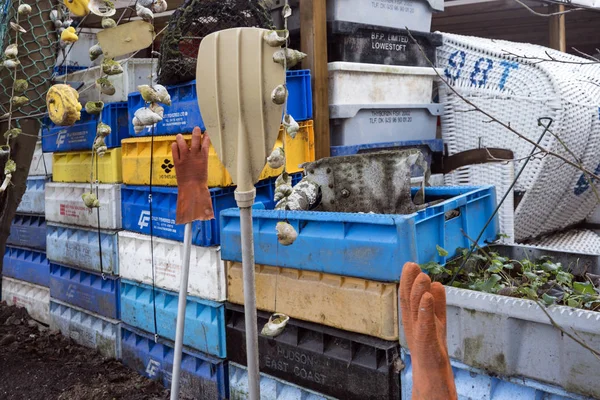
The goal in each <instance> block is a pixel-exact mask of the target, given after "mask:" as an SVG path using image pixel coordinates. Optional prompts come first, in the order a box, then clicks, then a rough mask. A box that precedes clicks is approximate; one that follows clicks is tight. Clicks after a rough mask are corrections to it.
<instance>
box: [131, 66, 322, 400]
mask: <svg viewBox="0 0 600 400" xmlns="http://www.w3.org/2000/svg"><path fill="white" fill-rule="evenodd" d="M288 79H289V81H288V89H289V93H290V95H289V99H290V100H289V101H290V104H291V105H292V107H291V110H292V111H291V112H292V115H293V116H294V118H295V119H296V120H298V121H299V123H300V127H301V129H300V132H299V133H298V135H297V137H296V138H295V139H293V140H292V139H290V138H289V136H286V140H287V142H286V154H287V156H288V164H287V170H288V172H290V173H294V172H299V171H300V168H299V164H301V163H303V162H306V161H313V160H314V132H313V125H312V121H311V120H310V118H311V117H312V93H311V88H310V73H309V71H293V72H290V73H289V74H288ZM168 90H169V93H170V95H171V105H170V106H165V110H164V117H163V120H162V121H161V122H159V123H158V124H157V125H156V126H154V127H149V128H146V129H145V130H144V131H143V132H141V133H140V134H137V135H136V134H135V132H134V130H133V126H131V125H130V127H129V129H130V135H131V136H137V137H133V138H129V139H126V140H123V181H124V183H125V185H124V186H123V189H122V207H121V209H122V215H123V228H124V231H122V232H120V233H119V263H120V273H121V277H122V281H121V319H122V321H123V329H122V351H123V362H124V363H125V364H126V365H128V366H130V367H131V368H133V369H136V370H138V371H139V372H140V373H142V374H144V375H146V376H148V377H150V378H152V379H157V380H159V381H162V382H163V383H164V384H165V385H166V386H169V385H170V379H171V370H172V365H173V364H172V363H173V351H172V348H173V341H174V339H175V323H174V321H175V320H176V316H177V302H178V296H179V289H180V279H181V278H180V273H181V268H182V260H181V252H182V250H183V243H182V242H183V239H184V226H183V225H176V224H175V212H176V205H177V187H176V186H177V180H176V175H175V167H174V163H173V159H172V154H171V144H172V143H173V142H174V141H175V135H176V134H179V133H182V134H184V137H185V139H186V140H187V141H188V143H189V141H190V139H191V132H192V130H193V129H194V127H196V126H198V127H200V128H201V129H204V126H203V122H202V118H201V115H200V110H199V109H198V100H197V94H196V83H195V81H191V82H188V83H183V84H179V85H173V86H170V87H168ZM143 106H144V102H143V99H142V98H141V95H140V94H139V93H132V94H130V96H129V116H130V120H131V118H133V115H134V113H135V112H136V110H138V109H139V108H140V107H143ZM282 132H283V130H282V131H281V134H280V138H281V137H282V136H283V134H282ZM276 146H282V143H281V141H279V142H278V144H277V145H276ZM280 173H281V169H280V170H272V169H269V168H268V167H265V171H264V172H263V177H262V178H263V179H262V180H261V181H260V182H259V183H257V185H256V190H257V198H256V203H257V206H256V207H262V208H265V207H266V208H272V207H273V206H274V200H273V196H274V186H275V177H276V176H278V175H279V174H280ZM296 178H299V176H297V177H296ZM208 183H209V187H211V196H212V201H213V208H214V211H215V218H216V219H215V220H212V221H207V222H200V221H196V222H195V223H193V224H192V244H193V246H192V253H191V261H190V277H189V285H188V291H187V295H188V297H187V298H188V302H187V312H186V321H185V335H184V341H183V342H184V346H185V355H184V358H183V363H182V375H183V376H184V377H183V379H182V388H181V390H182V393H188V394H189V395H191V396H194V397H195V398H202V399H213V398H214V399H216V398H228V395H227V393H228V386H229V385H228V381H229V376H228V373H227V365H228V364H227V360H226V358H227V357H228V352H227V351H226V338H225V331H226V328H225V304H224V301H225V300H226V278H225V268H224V264H223V262H222V261H221V254H220V247H219V246H220V236H219V215H220V212H221V211H222V210H224V209H227V208H232V207H236V203H235V198H234V190H235V187H233V186H232V181H231V178H230V176H229V174H228V173H227V171H226V170H225V168H224V166H223V165H222V164H221V162H220V161H219V159H218V157H217V155H216V152H215V151H214V149H211V150H210V152H209V182H208ZM155 335H157V337H158V343H155ZM199 388H201V389H199Z"/></svg>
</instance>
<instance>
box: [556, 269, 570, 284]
mask: <svg viewBox="0 0 600 400" xmlns="http://www.w3.org/2000/svg"><path fill="white" fill-rule="evenodd" d="M556 282H558V283H561V284H563V285H571V283H572V282H573V275H572V274H570V273H568V272H566V271H558V272H557V273H556Z"/></svg>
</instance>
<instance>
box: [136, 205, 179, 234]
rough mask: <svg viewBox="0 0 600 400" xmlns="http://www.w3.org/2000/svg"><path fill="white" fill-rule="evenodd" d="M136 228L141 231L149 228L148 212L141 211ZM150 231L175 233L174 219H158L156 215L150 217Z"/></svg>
mask: <svg viewBox="0 0 600 400" xmlns="http://www.w3.org/2000/svg"><path fill="white" fill-rule="evenodd" d="M138 226H139V227H140V229H141V230H145V229H146V228H148V227H149V226H150V211H148V210H142V212H141V213H140V217H139V219H138ZM152 229H155V230H159V231H164V232H169V233H177V229H176V226H175V220H174V219H171V218H165V217H159V216H156V215H153V216H152Z"/></svg>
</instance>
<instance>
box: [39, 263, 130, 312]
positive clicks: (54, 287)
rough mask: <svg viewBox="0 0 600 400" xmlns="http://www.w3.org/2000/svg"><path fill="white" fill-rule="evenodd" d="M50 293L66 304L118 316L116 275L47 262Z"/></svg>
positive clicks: (117, 280) (118, 294) (118, 296)
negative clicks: (48, 263)
mask: <svg viewBox="0 0 600 400" xmlns="http://www.w3.org/2000/svg"><path fill="white" fill-rule="evenodd" d="M50 297H52V298H53V299H56V300H60V301H63V302H65V303H67V304H71V305H73V306H76V307H79V308H82V309H84V310H87V311H91V312H95V313H96V314H100V315H102V316H104V317H108V318H113V319H119V311H120V304H119V301H120V286H119V278H118V277H115V276H110V275H106V276H105V277H104V278H102V276H101V275H100V274H96V273H93V272H87V271H82V270H79V269H76V268H71V267H67V266H64V265H60V264H55V263H50Z"/></svg>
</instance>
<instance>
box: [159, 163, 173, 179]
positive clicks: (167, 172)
mask: <svg viewBox="0 0 600 400" xmlns="http://www.w3.org/2000/svg"><path fill="white" fill-rule="evenodd" d="M160 169H161V171H162V172H164V174H162V173H161V174H160V178H161V179H170V180H175V179H177V178H176V176H175V174H174V172H175V164H173V161H171V159H169V158H165V159H164V160H162V163H161V164H160ZM171 172H173V173H171Z"/></svg>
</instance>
